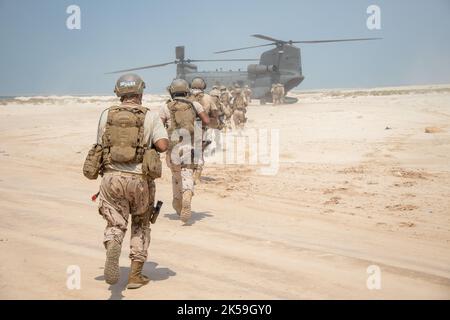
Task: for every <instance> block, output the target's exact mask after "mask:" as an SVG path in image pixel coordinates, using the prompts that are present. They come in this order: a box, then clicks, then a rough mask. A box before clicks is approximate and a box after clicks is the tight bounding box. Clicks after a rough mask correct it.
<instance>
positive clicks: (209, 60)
mask: <svg viewBox="0 0 450 320" xmlns="http://www.w3.org/2000/svg"><path fill="white" fill-rule="evenodd" d="M186 61H187V62H188V63H189V62H214V61H221V62H223V61H259V59H206V60H190V59H188V60H186Z"/></svg>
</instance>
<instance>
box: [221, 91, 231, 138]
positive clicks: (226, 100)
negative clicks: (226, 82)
mask: <svg viewBox="0 0 450 320" xmlns="http://www.w3.org/2000/svg"><path fill="white" fill-rule="evenodd" d="M220 102H221V103H222V105H223V111H224V116H225V117H224V122H225V126H226V128H227V129H229V130H231V116H232V115H233V110H231V93H230V92H229V91H228V90H227V87H225V86H221V87H220Z"/></svg>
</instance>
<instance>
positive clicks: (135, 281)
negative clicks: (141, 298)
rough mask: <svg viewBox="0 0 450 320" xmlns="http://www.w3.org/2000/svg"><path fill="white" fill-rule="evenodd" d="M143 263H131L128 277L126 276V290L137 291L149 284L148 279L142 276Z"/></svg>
mask: <svg viewBox="0 0 450 320" xmlns="http://www.w3.org/2000/svg"><path fill="white" fill-rule="evenodd" d="M143 267H144V263H143V262H141V261H131V270H130V275H129V276H128V285H127V289H138V288H140V287H142V286H145V285H146V284H147V283H149V281H150V279H149V278H148V277H147V276H144V275H143V274H142V268H143Z"/></svg>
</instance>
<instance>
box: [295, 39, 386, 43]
mask: <svg viewBox="0 0 450 320" xmlns="http://www.w3.org/2000/svg"><path fill="white" fill-rule="evenodd" d="M381 39H383V38H353V39H331V40H310V41H289V42H288V43H305V44H311V43H329V42H349V41H368V40H381Z"/></svg>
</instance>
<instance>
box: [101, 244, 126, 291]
mask: <svg viewBox="0 0 450 320" xmlns="http://www.w3.org/2000/svg"><path fill="white" fill-rule="evenodd" d="M121 249H122V246H121V244H120V243H118V242H117V241H115V240H110V241H108V242H107V243H106V262H105V270H104V275H105V281H106V283H107V284H111V285H112V284H116V283H117V281H119V277H120V268H119V258H120V251H121Z"/></svg>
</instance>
